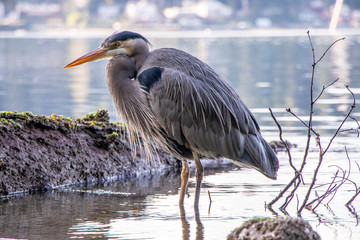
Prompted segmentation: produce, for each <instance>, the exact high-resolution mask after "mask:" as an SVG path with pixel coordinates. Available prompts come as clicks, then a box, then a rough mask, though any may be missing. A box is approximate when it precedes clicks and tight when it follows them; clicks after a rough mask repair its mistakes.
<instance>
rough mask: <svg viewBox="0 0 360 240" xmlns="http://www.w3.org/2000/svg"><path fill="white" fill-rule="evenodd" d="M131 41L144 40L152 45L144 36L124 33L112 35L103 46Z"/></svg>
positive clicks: (129, 32)
mask: <svg viewBox="0 0 360 240" xmlns="http://www.w3.org/2000/svg"><path fill="white" fill-rule="evenodd" d="M129 39H142V40H144V41H145V42H146V43H148V44H150V42H149V40H147V39H146V38H145V37H144V36H142V35H141V34H139V33H136V32H131V31H122V32H114V33H113V34H111V35H110V36H109V37H107V38H106V39H105V40H104V41H103V43H102V44H101V46H103V45H105V44H106V43H109V42H117V41H126V40H129Z"/></svg>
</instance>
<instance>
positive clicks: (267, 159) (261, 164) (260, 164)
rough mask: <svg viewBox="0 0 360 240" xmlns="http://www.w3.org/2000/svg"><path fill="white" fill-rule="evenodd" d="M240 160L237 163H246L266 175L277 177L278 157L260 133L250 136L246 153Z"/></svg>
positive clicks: (246, 143)
mask: <svg viewBox="0 0 360 240" xmlns="http://www.w3.org/2000/svg"><path fill="white" fill-rule="evenodd" d="M238 161H239V162H235V164H238V165H240V166H241V165H243V164H242V163H244V164H245V166H246V167H251V168H254V169H255V170H257V171H259V172H260V173H262V174H264V175H265V176H266V177H268V178H271V179H274V180H275V179H276V176H277V174H276V173H277V171H278V169H279V161H278V158H277V156H276V154H275V153H274V151H273V150H272V149H271V147H270V146H269V144H268V143H267V142H266V141H265V139H264V138H263V137H262V136H261V134H260V133H258V134H257V135H256V136H255V135H249V136H248V138H247V140H246V141H245V149H244V153H243V155H242V156H241V159H239V160H238Z"/></svg>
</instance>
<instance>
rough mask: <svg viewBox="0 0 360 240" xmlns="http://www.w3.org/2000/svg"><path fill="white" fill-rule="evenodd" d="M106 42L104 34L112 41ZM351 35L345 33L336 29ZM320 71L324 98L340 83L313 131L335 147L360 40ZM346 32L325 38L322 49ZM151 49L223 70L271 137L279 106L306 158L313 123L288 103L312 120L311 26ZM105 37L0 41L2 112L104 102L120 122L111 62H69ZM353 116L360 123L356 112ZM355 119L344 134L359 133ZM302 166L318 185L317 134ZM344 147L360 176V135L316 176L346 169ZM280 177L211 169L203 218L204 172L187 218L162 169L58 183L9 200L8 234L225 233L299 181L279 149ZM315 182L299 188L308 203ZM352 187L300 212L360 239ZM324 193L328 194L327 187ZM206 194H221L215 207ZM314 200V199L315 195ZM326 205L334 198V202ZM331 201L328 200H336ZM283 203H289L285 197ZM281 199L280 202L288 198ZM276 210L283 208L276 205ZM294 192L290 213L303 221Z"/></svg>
mask: <svg viewBox="0 0 360 240" xmlns="http://www.w3.org/2000/svg"><path fill="white" fill-rule="evenodd" d="M104 37H106V36H104ZM339 37H342V36H339ZM345 37H346V40H345V41H341V42H339V43H338V44H336V45H335V46H334V47H333V48H332V49H331V51H329V52H328V54H327V56H326V57H325V58H324V59H323V61H322V62H321V63H320V64H319V66H318V68H317V69H316V76H315V89H316V94H315V95H317V93H318V92H319V91H320V90H321V88H322V86H323V85H327V84H329V83H331V82H332V81H333V80H335V79H336V78H340V79H339V82H337V83H336V84H334V85H333V86H331V87H330V88H329V89H327V91H326V92H325V93H324V95H323V96H322V98H321V99H319V101H318V103H317V105H316V108H315V114H316V117H315V118H314V125H315V128H316V129H317V130H318V131H319V132H320V133H321V141H322V143H323V145H324V146H326V144H327V142H328V141H329V139H330V137H331V136H332V134H333V132H334V131H335V129H336V128H337V126H338V125H339V124H340V122H341V121H342V119H343V118H344V116H345V115H346V114H347V111H348V110H349V108H350V105H351V104H352V96H351V94H350V93H349V92H348V91H347V90H346V88H344V84H346V85H349V86H350V88H351V90H352V91H353V93H354V95H355V96H356V97H357V98H359V94H360V47H359V46H360V36H358V35H351V36H345ZM337 38H338V37H333V36H316V37H313V44H314V47H315V50H316V53H317V56H319V57H320V56H321V54H322V53H323V51H324V50H325V49H326V48H327V47H328V46H329V45H330V44H331V43H332V42H333V41H334V40H335V39H337ZM149 40H150V41H151V42H152V44H153V46H154V48H159V47H176V48H180V49H182V50H185V51H187V52H190V53H191V54H193V55H195V56H197V57H199V58H201V59H202V60H204V61H206V62H207V63H209V65H210V66H212V67H213V68H214V69H215V70H216V71H218V72H219V73H220V74H221V75H222V76H223V77H224V78H225V79H226V80H227V81H229V82H230V84H231V85H232V86H233V87H234V89H235V90H236V91H237V92H238V93H239V95H240V96H241V97H242V99H243V100H244V102H245V103H246V104H247V105H248V106H249V108H250V109H251V111H252V112H253V113H254V115H255V117H256V118H257V120H258V122H259V124H260V126H261V129H262V133H263V135H264V136H265V138H266V139H267V140H268V141H271V140H277V139H278V129H277V128H276V126H275V124H274V122H273V120H272V119H271V117H270V114H269V112H268V109H267V108H269V107H271V108H272V109H273V110H274V112H275V114H276V116H277V119H278V120H279V122H280V124H281V125H282V126H283V129H284V137H285V138H286V139H287V140H289V141H290V142H292V143H295V144H297V145H298V147H297V148H294V149H293V150H292V154H293V159H294V164H295V165H296V166H299V165H300V163H301V160H302V157H303V151H304V148H305V141H306V138H305V136H306V129H305V128H304V127H303V126H302V125H301V124H300V123H299V122H298V121H297V120H296V119H295V118H293V117H292V116H291V115H290V114H288V113H286V111H285V109H286V108H291V109H292V110H293V111H294V112H296V114H297V115H298V116H300V117H301V118H303V119H304V120H305V119H306V116H307V114H308V113H307V112H308V109H309V81H310V77H311V70H312V67H311V63H312V62H311V61H312V55H311V54H312V53H311V49H310V46H309V42H308V38H307V36H306V32H305V31H304V35H303V36H302V35H300V36H292V37H251V36H250V37H242V38H228V39H226V38H199V37H196V38H155V37H153V38H151V36H150V37H149ZM101 41H102V38H90V39H86V38H85V37H84V38H81V37H80V38H79V37H78V38H76V39H71V38H42V37H41V36H39V37H38V38H0V51H1V53H2V54H1V55H0V111H1V110H14V111H31V112H33V113H34V114H45V115H50V114H53V113H55V114H62V115H66V116H71V117H74V118H77V117H80V116H82V115H83V114H86V113H88V112H90V111H96V110H97V109H99V108H103V109H109V112H110V116H111V120H112V121H115V120H119V117H117V116H116V113H115V110H114V107H113V104H112V102H111V99H110V96H109V94H108V90H107V86H106V81H105V65H106V61H100V62H96V63H89V64H85V65H82V66H79V67H76V68H72V69H63V68H62V67H63V66H65V65H66V64H67V63H69V62H70V61H72V60H74V59H75V58H77V57H79V56H81V55H83V54H84V53H86V52H88V51H90V50H92V49H94V48H96V47H97V46H98V45H99V44H100V43H101ZM352 116H353V117H354V118H355V119H357V120H359V119H360V111H359V109H358V108H355V110H354V112H353V114H352ZM356 127H357V124H356V122H355V121H348V122H347V123H346V124H345V125H344V129H350V128H356ZM312 143H313V144H312V145H311V149H310V150H311V151H310V152H311V154H310V156H309V160H308V164H307V165H306V168H305V171H304V181H305V183H306V184H309V183H310V179H311V176H312V174H313V170H314V167H315V165H316V163H317V160H318V153H317V147H316V145H315V143H314V141H312ZM345 146H346V147H347V150H348V155H349V158H350V159H351V161H350V162H351V164H352V167H351V172H352V173H351V175H350V178H351V179H352V180H353V181H354V182H356V183H358V182H360V170H358V169H357V166H356V164H355V161H357V162H360V155H359V152H360V150H359V149H360V147H359V146H360V140H359V137H357V135H356V132H354V131H347V132H343V133H340V134H339V136H338V137H337V138H336V140H335V141H334V143H333V145H332V148H331V149H330V151H329V152H328V154H327V155H326V160H325V161H324V163H323V166H322V168H321V171H320V173H319V175H318V183H319V184H321V183H324V184H325V183H329V182H330V181H331V180H332V177H333V176H334V173H335V172H336V170H337V169H338V167H337V166H339V167H341V168H342V169H346V170H348V162H349V161H348V159H347V156H346V153H345ZM279 158H280V170H279V174H278V176H279V177H278V180H277V181H272V180H269V179H267V178H265V177H264V176H262V175H261V174H259V173H257V172H255V171H253V170H248V169H238V168H236V167H233V166H232V167H229V166H228V167H226V168H220V169H216V170H212V169H209V168H205V173H206V176H205V178H204V183H203V188H202V191H201V198H200V209H199V214H200V218H197V217H196V216H195V214H194V210H193V198H194V186H195V179H194V174H192V176H191V179H190V185H189V195H190V197H189V198H188V199H186V200H185V207H184V209H185V214H186V218H185V219H183V220H181V217H180V214H181V212H180V210H179V207H178V193H179V188H180V176H179V173H177V172H171V171H170V172H168V173H153V174H152V175H143V176H139V177H138V178H136V179H132V180H129V181H126V182H111V183H107V184H103V185H97V186H78V187H73V188H69V189H56V190H54V191H50V192H47V193H35V194H30V195H23V196H14V197H10V198H8V199H4V200H0V238H1V237H5V238H27V239H67V238H75V239H89V238H98V239H224V238H226V236H227V234H228V233H229V232H230V231H231V230H233V229H234V228H236V227H238V226H240V225H241V223H242V222H244V221H246V220H248V219H251V218H253V217H256V216H260V217H263V216H265V217H266V216H273V213H271V212H269V211H268V210H266V209H265V206H264V205H265V202H269V201H271V200H272V199H273V198H274V197H275V196H276V195H277V193H278V192H279V191H280V190H281V189H282V188H283V187H284V186H285V185H286V184H287V182H288V181H289V180H290V179H291V178H292V176H293V171H292V169H291V168H290V167H289V164H288V159H287V155H286V154H285V153H279ZM305 190H306V186H304V187H301V188H300V191H299V193H298V197H299V199H300V201H302V198H303V195H304V193H305ZM354 190H355V188H354V185H353V184H351V183H346V184H344V185H343V186H342V188H341V190H339V192H338V193H337V194H336V196H335V197H334V199H333V200H332V201H331V202H330V204H329V207H326V206H323V205H321V206H320V207H319V208H318V209H317V211H316V212H315V213H313V212H311V211H308V210H304V212H303V217H304V219H306V220H308V221H309V222H310V223H311V225H312V227H313V228H314V229H315V230H316V231H318V232H319V233H320V235H321V236H322V238H323V239H334V240H335V239H338V240H340V239H360V230H359V229H360V227H359V214H360V200H359V199H356V200H355V202H354V203H353V207H354V209H353V210H352V211H351V210H349V209H348V208H346V207H345V203H346V202H347V201H348V200H349V199H350V198H351V196H352V195H353V194H354V193H355V191H354ZM318 191H319V192H321V191H322V190H321V189H318ZM208 192H210V196H211V199H212V203H211V205H210V201H209V197H208ZM314 197H315V195H313V196H312V198H314ZM327 201H328V200H327ZM327 201H325V203H327ZM281 203H282V202H281ZM281 203H280V204H281ZM280 204H278V205H276V206H275V210H276V211H277V212H278V214H279V215H281V216H283V213H281V212H280V211H278V209H277V208H278V207H279V205H280ZM296 205H297V204H296V199H294V200H293V202H292V204H291V205H290V206H289V208H288V212H289V214H290V215H291V216H296Z"/></svg>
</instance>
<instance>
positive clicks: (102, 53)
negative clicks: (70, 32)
mask: <svg viewBox="0 0 360 240" xmlns="http://www.w3.org/2000/svg"><path fill="white" fill-rule="evenodd" d="M106 52H107V51H106V50H104V49H101V48H98V49H95V50H94V51H91V52H89V53H87V54H85V55H84V56H82V57H79V58H78V59H76V60H74V61H72V62H71V63H69V64H68V65H66V66H65V67H64V68H71V67H75V66H77V65H80V64H83V63H87V62H92V61H96V60H100V59H102V58H106V57H107V56H106Z"/></svg>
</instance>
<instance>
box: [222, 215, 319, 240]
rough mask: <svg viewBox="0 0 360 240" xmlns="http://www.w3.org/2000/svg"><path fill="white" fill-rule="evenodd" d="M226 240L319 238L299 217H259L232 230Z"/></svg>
mask: <svg viewBox="0 0 360 240" xmlns="http://www.w3.org/2000/svg"><path fill="white" fill-rule="evenodd" d="M227 239H228V240H320V236H319V234H318V233H317V232H315V231H314V230H313V229H312V227H311V226H310V224H309V223H308V222H306V221H305V220H303V219H301V218H291V217H287V218H282V217H278V218H264V219H262V218H259V219H252V220H249V221H247V222H245V223H243V224H242V225H241V227H239V228H237V229H235V230H234V231H232V232H231V233H230V234H229V235H228V237H227Z"/></svg>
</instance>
